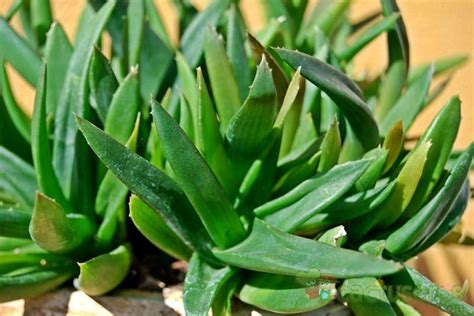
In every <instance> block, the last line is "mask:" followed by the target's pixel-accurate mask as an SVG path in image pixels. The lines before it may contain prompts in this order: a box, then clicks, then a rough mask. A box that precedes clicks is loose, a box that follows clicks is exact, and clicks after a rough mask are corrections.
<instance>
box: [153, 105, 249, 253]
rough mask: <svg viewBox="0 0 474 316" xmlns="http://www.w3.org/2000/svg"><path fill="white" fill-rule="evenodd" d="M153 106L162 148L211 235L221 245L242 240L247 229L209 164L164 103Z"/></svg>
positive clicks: (229, 244) (224, 245)
mask: <svg viewBox="0 0 474 316" xmlns="http://www.w3.org/2000/svg"><path fill="white" fill-rule="evenodd" d="M152 109H153V118H154V121H155V126H156V128H157V131H158V135H159V136H160V139H161V143H162V148H163V151H164V153H165V155H166V158H167V159H168V162H169V163H170V165H171V167H172V168H173V171H174V174H175V178H176V179H177V182H178V183H179V185H180V186H181V187H182V188H183V191H184V192H185V193H186V196H187V197H188V198H189V201H190V202H191V204H192V205H193V206H194V208H195V209H196V212H197V213H198V214H199V217H200V218H201V220H202V222H203V224H204V226H205V227H206V229H207V231H208V232H209V235H210V236H211V238H212V239H213V241H214V242H215V243H216V245H217V246H218V247H221V248H226V247H229V246H232V245H235V244H236V243H238V242H240V241H241V240H242V239H243V238H245V235H246V232H245V230H244V228H243V226H242V223H241V222H240V219H239V217H238V216H237V213H236V212H235V210H234V209H233V207H232V204H231V202H230V200H229V199H228V197H227V196H226V193H225V191H224V189H223V188H222V186H221V184H220V183H219V181H218V180H217V178H216V176H215V175H214V173H213V172H212V171H211V169H210V167H209V165H208V164H207V163H206V161H205V160H204V158H203V157H202V156H201V155H200V154H199V152H198V150H197V149H196V147H194V145H193V144H192V143H191V141H190V140H189V139H188V138H187V137H186V135H185V134H184V132H183V130H182V129H181V128H180V127H179V125H178V124H177V123H176V121H175V120H174V119H173V118H172V117H171V116H170V115H169V114H168V113H167V112H166V111H165V110H164V109H163V108H162V107H161V105H159V104H157V103H155V102H153V101H152ZM190 179H192V181H190Z"/></svg>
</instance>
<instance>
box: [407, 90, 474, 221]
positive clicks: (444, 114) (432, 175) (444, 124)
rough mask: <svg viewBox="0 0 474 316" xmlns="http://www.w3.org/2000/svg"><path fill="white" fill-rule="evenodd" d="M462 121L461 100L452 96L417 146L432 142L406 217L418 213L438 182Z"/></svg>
mask: <svg viewBox="0 0 474 316" xmlns="http://www.w3.org/2000/svg"><path fill="white" fill-rule="evenodd" d="M460 123H461V101H460V100H459V97H452V98H451V99H450V100H449V101H448V103H447V104H446V105H445V106H444V107H443V109H441V111H440V112H439V113H438V114H437V115H436V117H435V118H434V120H433V122H432V123H431V124H430V126H429V127H428V129H427V130H426V131H425V132H424V133H423V135H422V136H421V138H420V139H419V141H418V144H417V146H421V144H423V143H424V142H431V143H432V145H431V147H430V149H429V151H428V155H427V157H426V163H425V167H424V168H423V174H422V176H421V179H420V181H419V183H418V187H417V188H416V192H415V195H414V196H413V198H412V200H411V201H410V205H409V206H408V208H407V210H406V213H405V215H404V218H409V217H411V216H412V215H413V214H416V212H417V211H418V210H419V209H420V207H421V206H422V205H423V204H424V202H425V201H426V199H427V198H428V197H429V195H430V194H431V192H432V190H433V189H434V187H435V186H436V184H437V183H438V180H439V179H440V177H441V175H442V173H443V171H444V166H445V164H446V162H447V161H448V158H449V154H450V152H451V150H452V148H453V145H454V141H455V140H456V136H457V134H458V130H459V125H460ZM468 168H469V167H468Z"/></svg>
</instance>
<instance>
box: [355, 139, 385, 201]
mask: <svg viewBox="0 0 474 316" xmlns="http://www.w3.org/2000/svg"><path fill="white" fill-rule="evenodd" d="M363 158H364V159H372V162H371V163H370V165H369V167H368V168H367V170H366V171H365V172H364V173H363V174H362V175H361V176H360V178H359V179H357V181H356V183H354V188H355V189H356V190H357V191H359V192H362V191H367V190H369V189H371V188H373V187H374V185H375V183H376V182H377V180H378V179H379V177H380V174H381V173H382V169H383V167H384V165H385V160H386V159H387V150H385V149H384V148H380V147H377V148H374V149H372V150H371V151H368V152H367V153H366V154H365V155H364V156H363Z"/></svg>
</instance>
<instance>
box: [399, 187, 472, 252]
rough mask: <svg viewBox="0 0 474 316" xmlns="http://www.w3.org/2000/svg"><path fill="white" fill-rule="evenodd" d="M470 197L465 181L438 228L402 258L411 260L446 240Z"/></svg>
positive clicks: (458, 220) (459, 219)
mask: <svg viewBox="0 0 474 316" xmlns="http://www.w3.org/2000/svg"><path fill="white" fill-rule="evenodd" d="M470 197H471V190H470V187H469V181H468V180H467V179H466V181H465V182H464V186H463V188H462V190H461V192H460V193H459V194H458V196H457V197H456V199H455V200H454V201H453V202H452V204H451V205H450V206H449V209H448V210H447V211H446V213H447V214H448V215H447V216H446V219H445V220H444V221H443V222H442V223H441V224H440V225H439V227H438V228H437V229H436V230H435V231H433V232H431V233H430V234H427V235H426V236H425V238H424V239H423V241H421V242H420V243H419V244H418V245H416V246H415V248H413V249H411V250H410V251H408V252H406V253H404V254H403V257H404V258H412V257H414V256H416V255H418V254H419V253H421V252H423V251H425V250H426V249H428V248H429V247H431V246H432V245H434V244H435V243H437V242H439V241H440V240H443V239H444V238H446V237H447V236H448V235H449V233H450V232H451V231H452V230H453V229H454V228H455V227H456V225H458V224H459V222H460V221H461V218H462V216H463V214H464V212H465V211H466V206H467V203H468V202H469V199H470Z"/></svg>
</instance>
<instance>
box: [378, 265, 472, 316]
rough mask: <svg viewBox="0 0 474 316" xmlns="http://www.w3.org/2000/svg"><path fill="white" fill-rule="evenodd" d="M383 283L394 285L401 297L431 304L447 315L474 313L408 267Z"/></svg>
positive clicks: (466, 305) (460, 315)
mask: <svg viewBox="0 0 474 316" xmlns="http://www.w3.org/2000/svg"><path fill="white" fill-rule="evenodd" d="M385 281H386V283H388V284H390V285H396V286H397V287H398V288H399V289H400V290H401V292H400V294H402V295H403V296H409V297H412V298H415V299H417V300H420V301H422V302H425V303H428V304H431V305H433V306H435V307H437V308H439V309H441V310H443V311H445V312H447V313H449V314H452V315H459V316H464V315H465V316H467V315H472V314H473V313H474V308H473V307H472V306H470V305H469V304H467V303H465V302H463V301H461V300H460V299H458V298H457V297H455V296H454V295H452V294H451V293H449V292H448V291H446V290H443V289H442V288H440V287H438V286H437V285H436V284H434V283H432V282H431V281H430V280H429V279H427V278H426V277H424V276H423V275H421V274H420V273H419V272H417V271H416V270H414V269H412V268H410V267H407V266H405V269H404V270H403V271H401V272H400V273H397V274H395V275H393V276H390V277H388V278H387V279H386V280H385Z"/></svg>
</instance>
